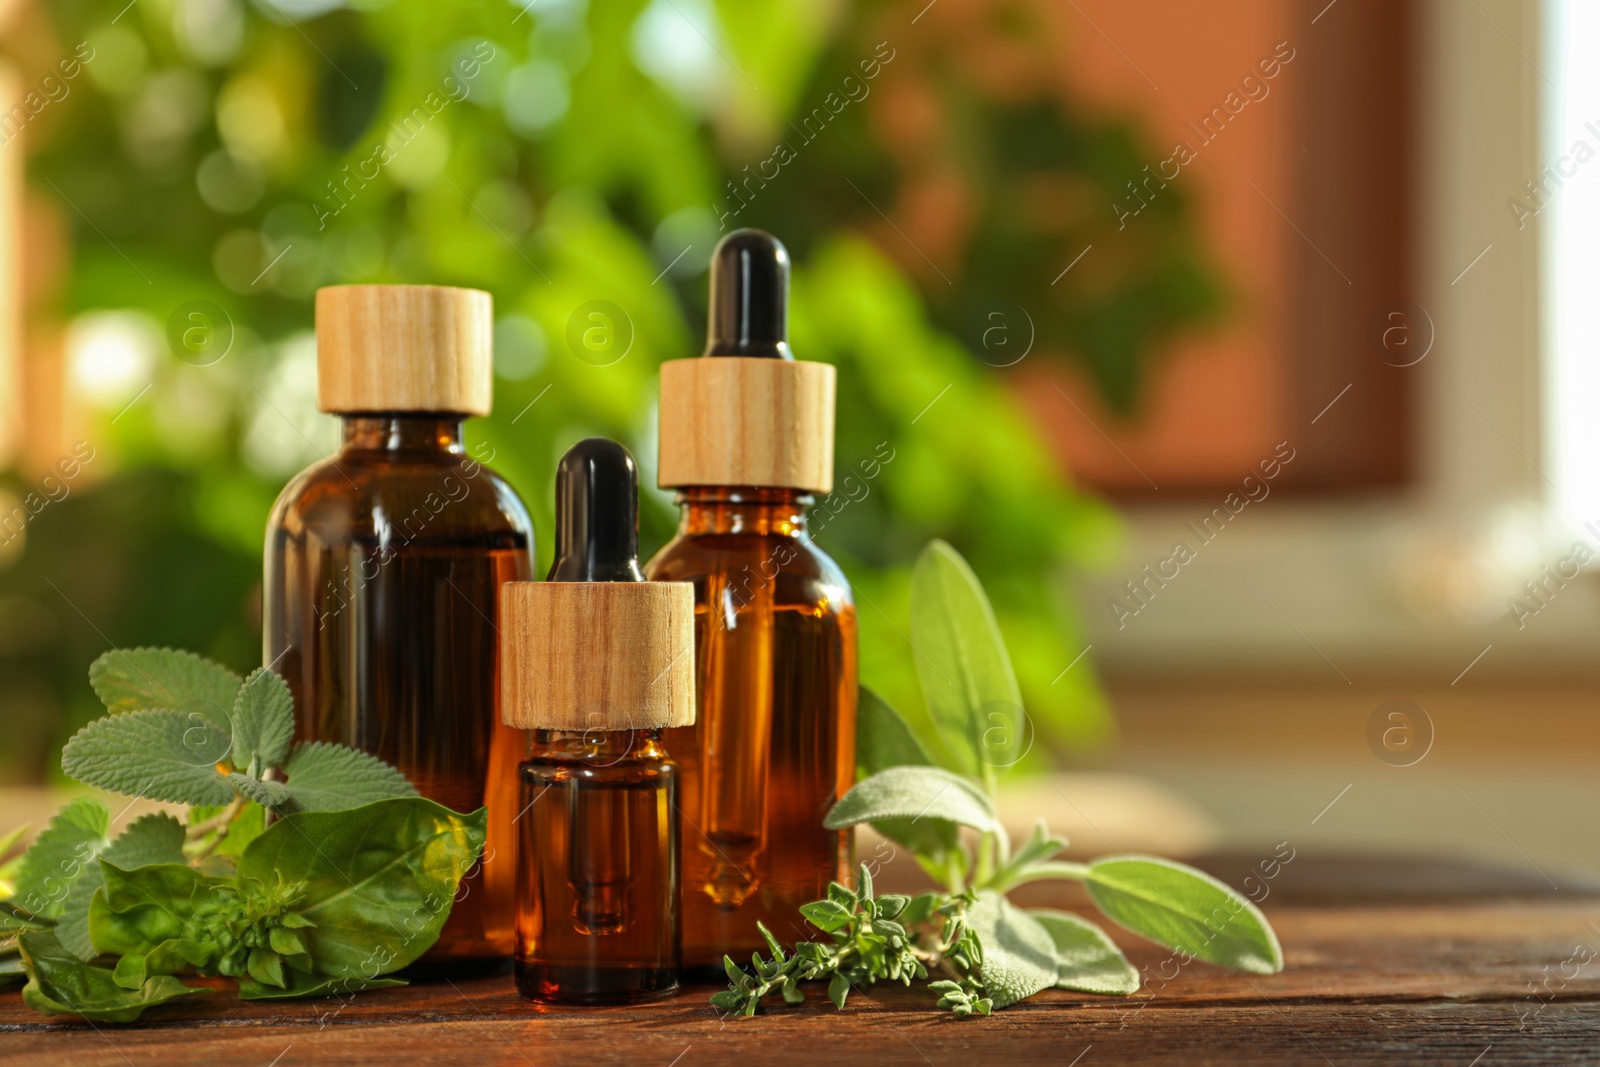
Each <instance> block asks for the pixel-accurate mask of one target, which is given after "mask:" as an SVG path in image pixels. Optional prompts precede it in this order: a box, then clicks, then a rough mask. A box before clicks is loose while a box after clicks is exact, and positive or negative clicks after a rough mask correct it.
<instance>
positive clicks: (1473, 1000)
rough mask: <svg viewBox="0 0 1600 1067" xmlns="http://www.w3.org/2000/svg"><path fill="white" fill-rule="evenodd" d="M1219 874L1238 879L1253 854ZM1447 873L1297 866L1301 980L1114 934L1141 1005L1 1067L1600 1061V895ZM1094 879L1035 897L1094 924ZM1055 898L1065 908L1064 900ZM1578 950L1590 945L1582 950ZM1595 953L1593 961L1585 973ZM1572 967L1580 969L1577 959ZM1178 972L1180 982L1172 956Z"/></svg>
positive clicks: (256, 1048)
mask: <svg viewBox="0 0 1600 1067" xmlns="http://www.w3.org/2000/svg"><path fill="white" fill-rule="evenodd" d="M1200 865H1201V866H1204V867H1206V868H1207V869H1209V870H1212V871H1213V872H1214V873H1216V874H1218V876H1219V877H1223V878H1226V879H1229V880H1233V878H1234V876H1236V875H1240V874H1242V873H1243V872H1245V871H1247V870H1248V869H1249V860H1248V859H1245V858H1241V857H1212V858H1211V859H1210V860H1204V861H1201V863H1200ZM1560 880H1561V881H1562V882H1563V883H1564V884H1563V886H1562V888H1561V889H1560V890H1553V889H1552V888H1551V887H1550V886H1549V885H1547V884H1545V883H1544V882H1543V880H1542V879H1540V878H1536V877H1523V876H1522V875H1520V874H1517V873H1515V872H1511V873H1507V872H1497V871H1486V870H1483V869H1481V868H1475V867H1467V866H1460V865H1455V864H1450V863H1436V864H1419V863H1394V862H1388V863H1386V862H1382V861H1377V860H1371V859H1365V860H1337V859H1328V860H1313V859H1311V858H1309V857H1301V858H1300V859H1299V860H1297V861H1296V863H1295V864H1293V865H1292V866H1291V867H1288V868H1285V869H1284V875H1283V877H1282V878H1281V879H1280V880H1279V881H1278V882H1276V883H1274V886H1273V891H1272V894H1271V896H1270V897H1269V898H1268V899H1267V900H1266V901H1265V904H1264V908H1265V910H1266V911H1267V913H1268V915H1269V916H1270V917H1271V919H1272V921H1273V923H1274V925H1275V926H1276V928H1277V930H1278V934H1279V937H1280V939H1281V940H1282V942H1283V946H1284V955H1285V958H1286V960H1287V964H1288V966H1287V968H1286V970H1285V971H1284V972H1283V973H1282V974H1278V975H1274V976H1272V977H1268V978H1263V977H1256V976H1249V975H1241V974H1236V973H1232V972H1226V971H1222V970H1219V969H1217V968H1214V967H1209V966H1207V965H1205V964H1200V963H1193V964H1190V965H1189V966H1187V967H1183V968H1181V971H1180V972H1179V973H1177V974H1176V975H1173V976H1172V977H1171V978H1170V979H1168V980H1165V981H1163V976H1162V963H1163V961H1164V960H1166V959H1168V956H1169V954H1168V953H1165V952H1163V951H1161V950H1159V949H1154V948H1151V947H1149V946H1147V945H1145V944H1144V943H1143V942H1140V941H1138V940H1136V939H1134V938H1132V937H1131V936H1124V935H1123V934H1121V933H1120V932H1117V933H1116V937H1117V940H1118V941H1119V942H1120V943H1121V944H1122V945H1123V946H1124V948H1126V949H1127V950H1128V955H1129V958H1130V959H1132V960H1133V961H1134V963H1135V964H1136V965H1140V966H1148V968H1149V970H1148V972H1147V979H1146V988H1145V989H1144V990H1142V991H1141V992H1140V993H1139V994H1137V995H1136V996H1133V997H1129V998H1107V997H1086V996H1078V995H1072V994H1067V993H1060V992H1050V993H1045V994H1041V995H1040V996H1037V997H1035V998H1033V999H1031V1000H1029V1001H1026V1002H1024V1003H1022V1004H1019V1005H1016V1006H1015V1007H1012V1008H1008V1009H1006V1010H1005V1011H1002V1012H1000V1013H998V1014H996V1015H995V1016H993V1017H992V1018H989V1019H967V1020H958V1019H955V1018H952V1017H950V1016H948V1015H945V1014H943V1013H940V1012H937V1011H934V1010H933V1009H932V1005H931V998H930V997H929V996H928V995H927V994H926V993H922V992H917V991H907V990H902V989H898V988H896V989H892V990H891V989H876V990H873V991H871V992H870V994H869V995H867V996H852V997H851V998H850V1002H849V1005H848V1006H847V1007H846V1009H845V1010H844V1011H842V1012H835V1011H834V1010H833V1008H832V1006H831V1005H829V1004H828V1003H827V1002H826V999H825V998H824V997H823V996H822V995H821V992H820V990H819V991H817V992H815V993H813V994H812V995H811V997H810V999H809V1001H808V1003H807V1004H806V1005H805V1006H803V1007H800V1008H797V1009H785V1008H783V1007H781V1006H780V1007H775V1008H773V1009H772V1010H771V1011H770V1012H769V1013H767V1014H765V1015H763V1016H759V1017H757V1018H755V1019H725V1018H723V1017H721V1016H720V1015H719V1013H718V1012H716V1011H715V1010H714V1009H712V1008H711V1007H710V1006H709V1005H708V1004H707V1002H706V997H707V995H708V994H709V993H710V992H711V991H712V990H713V988H716V987H711V986H702V987H696V988H693V989H689V990H686V991H685V992H683V993H682V994H681V995H679V996H677V997H675V998H673V999H670V1000H666V1001H663V1002H659V1003H657V1004H653V1005H649V1006H646V1007H640V1008H612V1009H600V1010H587V1011H575V1010H560V1011H555V1010H537V1009H535V1008H533V1007H532V1006H530V1005H529V1004H528V1003H527V1002H525V1001H523V1000H521V999H520V998H519V997H518V996H517V995H516V993H515V992H514V991H513V989H512V986H511V980H510V978H508V977H502V978H489V979H478V980H474V981H462V982H456V983H454V984H450V983H440V984H431V985H425V986H424V985H414V986H410V987H408V988H405V989H394V990H381V991H375V992H371V993H366V994H361V995H359V996H357V997H356V998H354V999H353V1000H351V1001H349V1002H348V1003H343V1004H341V1003H339V1002H338V1001H333V1000H328V1001H304V1002H289V1003H280V1004H277V1005H274V1006H270V1007H268V1006H260V1005H250V1004H245V1003H242V1002H240V1001H238V1000H237V999H235V998H234V997H233V995H232V994H231V993H230V992H222V993H218V994H216V995H215V996H213V997H211V998H207V999H206V1000H202V1001H196V1002H193V1003H192V1004H190V1005H186V1006H185V1007H184V1008H182V1009H178V1010H162V1011H157V1012H153V1013H151V1015H150V1016H148V1019H149V1021H148V1022H146V1023H141V1024H138V1025H134V1026H122V1027H117V1026H106V1025H102V1026H100V1027H98V1028H97V1027H93V1026H90V1025H88V1024H85V1023H82V1022H61V1021H51V1020H46V1019H44V1018H43V1017H41V1016H38V1015H35V1014H34V1013H32V1012H31V1011H30V1010H29V1009H27V1008H26V1007H24V1006H23V1005H22V1003H21V999H20V996H19V995H18V994H17V993H16V992H9V993H6V994H3V995H0V1064H7V1065H9V1064H46V1063H70V1064H73V1065H75V1067H91V1065H100V1064H104V1065H108V1067H144V1065H146V1064H150V1065H162V1067H166V1065H177V1064H213V1063H228V1064H240V1065H247V1067H269V1065H271V1067H296V1065H301V1064H341V1065H343V1064H350V1065H357V1064H373V1065H382V1067H392V1065H393V1064H395V1063H409V1062H427V1063H454V1064H461V1065H463V1067H465V1065H469V1064H470V1065H471V1067H482V1065H486V1064H511V1065H523V1067H554V1065H564V1064H582V1065H584V1067H602V1065H610V1064H618V1065H624V1064H625V1065H627V1067H698V1065H701V1064H723V1063H726V1064H737V1065H740V1067H763V1065H766V1064H775V1063H801V1062H804V1063H811V1064H828V1063H841V1064H842V1063H870V1064H872V1065H873V1067H889V1065H893V1064H912V1065H930V1064H931V1065H933V1067H947V1065H948V1067H958V1065H961V1064H978V1063H1004V1064H1014V1065H1017V1067H1021V1065H1023V1064H1033V1063H1049V1064H1053V1065H1058V1067H1071V1065H1074V1064H1077V1065H1080V1067H1099V1065H1102V1064H1112V1063H1142V1064H1161V1063H1182V1064H1186V1065H1197V1064H1212V1063H1214V1064H1235V1063H1271V1064H1300V1063H1305V1064H1319V1065H1320V1064H1334V1065H1338V1067H1344V1065H1345V1064H1355V1063H1375V1062H1383V1063H1386V1064H1400V1063H1430V1064H1432V1063H1438V1064H1453V1065H1456V1067H1497V1065H1503V1064H1511V1063H1525V1064H1552V1063H1569V1062H1570V1063H1594V1062H1596V1061H1597V1060H1600V887H1596V886H1595V885H1592V884H1590V885H1581V884H1578V883H1576V882H1568V880H1567V879H1564V878H1563V879H1560ZM1075 891H1076V890H1075V888H1072V887H1069V888H1068V889H1066V890H1063V889H1060V888H1056V889H1054V890H1052V891H1051V893H1047V894H1045V895H1042V896H1035V897H1033V898H1032V899H1029V900H1026V902H1027V903H1046V902H1048V903H1052V904H1055V905H1057V906H1069V907H1074V908H1075V909H1076V910H1080V911H1082V912H1083V913H1084V914H1092V910H1091V909H1089V908H1087V907H1085V900H1084V898H1082V897H1081V896H1073V895H1071V894H1072V893H1073V892H1075ZM1051 894H1053V895H1051ZM1580 946H1581V948H1580ZM1575 950H1578V955H1577V957H1576V959H1577V960H1582V959H1583V958H1584V955H1585V952H1584V950H1587V955H1590V956H1593V957H1596V958H1594V960H1593V961H1592V962H1589V963H1587V964H1586V965H1579V964H1578V963H1577V962H1568V961H1574V953H1575ZM1564 963H1566V966H1565V967H1563V964H1564ZM1165 973H1166V974H1172V966H1171V964H1168V966H1167V968H1166V970H1165Z"/></svg>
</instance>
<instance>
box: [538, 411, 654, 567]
mask: <svg viewBox="0 0 1600 1067" xmlns="http://www.w3.org/2000/svg"><path fill="white" fill-rule="evenodd" d="M545 580H546V581H551V582H642V581H644V574H643V572H641V571H640V570H639V470H638V468H637V467H635V466H634V464H633V456H631V455H629V454H628V450H627V449H626V448H623V447H622V446H621V445H619V444H617V442H615V441H612V440H610V439H608V438H605V437H588V438H585V439H584V440H582V441H579V442H578V443H577V444H575V445H573V446H572V447H571V448H569V449H567V454H566V455H564V456H562V457H561V464H560V466H558V467H557V468H556V559H555V562H554V563H552V564H551V565H550V573H549V574H548V575H546V576H545Z"/></svg>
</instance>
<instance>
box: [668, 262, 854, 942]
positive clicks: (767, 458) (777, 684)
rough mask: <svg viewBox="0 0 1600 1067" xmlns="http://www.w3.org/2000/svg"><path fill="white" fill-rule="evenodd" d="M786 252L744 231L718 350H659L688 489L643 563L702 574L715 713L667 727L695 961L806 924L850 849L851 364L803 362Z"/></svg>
mask: <svg viewBox="0 0 1600 1067" xmlns="http://www.w3.org/2000/svg"><path fill="white" fill-rule="evenodd" d="M787 301H788V255H787V253H786V252H785V251H784V248H783V245H782V244H780V243H779V242H778V241H777V240H776V239H775V238H773V237H771V236H770V235H768V234H765V233H761V232H759V231H755V230H740V231H736V232H735V233H732V234H729V235H728V236H727V237H726V238H724V239H723V240H722V242H721V243H720V244H719V245H718V246H717V250H716V252H715V253H714V255H713V256H712V262H711V315H710V329H709V339H708V343H707V346H706V354H705V357H703V358H701V359H687V360H677V361H674V362H671V363H667V364H665V365H663V366H662V368H661V420H660V422H661V455H660V478H659V481H660V484H661V486H662V487H663V488H674V489H677V490H678V491H679V492H678V502H679V504H680V505H681V506H682V508H683V518H682V523H681V525H680V526H679V527H678V534H677V536H676V537H675V538H673V540H672V541H671V542H669V543H668V544H667V545H666V547H664V548H663V549H662V550H661V551H660V552H658V553H657V554H656V555H655V557H654V558H653V559H651V560H650V562H649V564H647V566H646V573H647V574H648V575H649V577H650V578H652V579H654V580H658V581H684V582H691V583H693V585H694V590H695V655H696V666H697V673H696V688H697V691H698V707H699V711H698V715H697V719H696V722H695V725H694V726H692V727H686V728H682V729H678V730H670V731H668V732H667V737H666V745H667V748H668V750H669V751H671V752H672V753H673V757H674V758H675V759H677V760H678V762H679V766H680V776H681V781H682V792H683V799H682V802H681V818H682V827H681V829H682V834H683V868H684V872H683V894H682V897H683V914H682V921H683V959H684V968H685V970H692V971H696V972H704V971H706V970H708V969H715V968H720V966H721V963H722V957H723V956H724V955H725V954H726V955H731V956H732V957H733V958H734V959H736V960H742V959H745V958H748V956H749V954H750V953H751V952H753V951H755V950H757V949H761V948H763V947H764V945H763V942H762V940H761V936H760V934H759V932H758V931H757V929H756V923H757V922H758V921H759V922H761V923H763V924H765V925H766V926H767V928H768V929H770V930H772V931H773V933H774V934H776V935H777V936H778V937H779V938H780V939H782V940H785V941H793V940H799V939H801V938H802V937H803V936H806V934H807V931H806V929H805V925H804V923H803V921H802V920H801V919H800V917H799V913H798V910H797V909H798V908H799V906H800V905H802V904H805V903H808V902H810V901H813V900H819V899H821V898H822V897H823V896H825V895H826V891H827V886H828V883H829V882H830V881H834V880H839V881H844V880H846V879H847V878H848V876H849V870H850V866H851V858H852V857H851V851H852V839H851V837H850V835H849V833H848V831H837V830H826V829H824V828H823V826H822V819H823V816H824V815H825V814H826V813H827V811H828V808H829V807H831V806H832V804H833V802H834V801H835V800H836V799H838V798H839V797H840V796H842V795H843V794H844V792H845V791H846V790H847V789H849V787H850V784H851V781H852V778H853V774H854V769H855V711H856V615H855V607H854V604H853V603H852V601H851V597H850V586H849V584H848V582H846V580H845V576H844V573H843V572H842V571H841V570H840V569H839V566H838V565H837V564H836V563H834V562H833V560H831V559H829V558H828V556H827V555H826V554H825V553H824V552H822V550H821V549H819V548H818V547H817V546H816V544H815V543H814V542H813V541H812V540H811V538H810V536H809V535H808V533H807V531H806V508H807V507H808V506H809V505H810V503H811V499H812V498H811V494H812V493H826V492H828V491H829V490H830V489H831V488H832V486H833V400H834V369H833V367H831V366H829V365H827V364H822V363H807V362H800V361H796V360H795V359H794V357H793V356H792V355H791V354H790V352H789V346H788V343H787V339H786V333H787Z"/></svg>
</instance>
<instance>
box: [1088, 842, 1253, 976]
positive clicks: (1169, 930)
mask: <svg viewBox="0 0 1600 1067" xmlns="http://www.w3.org/2000/svg"><path fill="white" fill-rule="evenodd" d="M1085 885H1086V886H1087V887H1088V890H1089V896H1090V897H1092V898H1093V899H1094V902H1095V906H1096V907H1098V908H1099V909H1100V910H1101V911H1103V912H1105V913H1106V915H1108V916H1110V917H1111V919H1112V920H1113V921H1115V922H1116V923H1117V924H1118V925H1121V926H1125V927H1127V928H1128V929H1129V930H1132V931H1133V932H1134V933H1136V934H1141V935H1143V936H1144V937H1147V938H1149V939H1150V940H1151V941H1154V942H1155V943H1156V944H1158V945H1163V946H1165V947H1167V948H1170V949H1174V950H1176V951H1178V952H1184V953H1187V954H1188V955H1190V956H1193V957H1195V958H1196V959H1202V960H1205V961H1206V962H1207V963H1216V964H1220V965H1221V966H1224V967H1235V968H1238V969H1239V970H1242V971H1249V972H1250V973H1251V974H1276V973H1277V972H1278V971H1281V970H1283V950H1282V948H1280V947H1279V945H1278V937H1277V935H1276V934H1275V933H1273V931H1272V926H1271V924H1270V923H1268V922H1267V918H1266V916H1264V915H1262V914H1261V911H1260V909H1258V908H1257V907H1256V906H1255V905H1254V904H1252V903H1251V902H1250V901H1248V900H1246V899H1245V898H1244V897H1242V896H1240V895H1239V894H1238V893H1235V892H1234V891H1233V890H1232V889H1230V888H1228V886H1226V885H1224V884H1223V883H1222V882H1219V881H1217V879H1215V878H1213V877H1211V876H1210V875H1208V874H1204V873H1202V872H1200V871H1197V870H1195V869H1194V868H1192V867H1185V866H1184V865H1183V864H1181V863H1173V862H1172V861H1171V860H1163V859H1156V858H1153V857H1150V856H1131V857H1118V858H1114V859H1102V860H1095V861H1094V862H1093V863H1091V864H1090V865H1089V876H1088V878H1087V879H1086V881H1085Z"/></svg>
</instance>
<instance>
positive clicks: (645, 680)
mask: <svg viewBox="0 0 1600 1067" xmlns="http://www.w3.org/2000/svg"><path fill="white" fill-rule="evenodd" d="M694 670H695V659H694V586H693V585H691V584H690V583H688V582H507V583H505V584H504V585H502V586H501V587H500V716H501V718H502V719H503V720H504V721H505V723H506V725H507V726H515V727H517V728H519V729H523V730H539V729H543V730H596V729H598V730H655V729H660V728H664V727H670V726H690V725H692V724H693V723H694Z"/></svg>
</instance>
